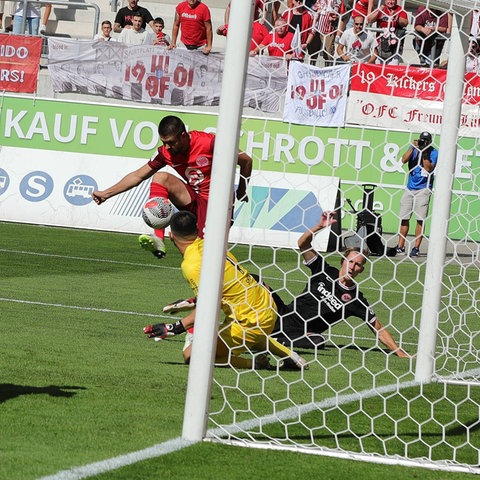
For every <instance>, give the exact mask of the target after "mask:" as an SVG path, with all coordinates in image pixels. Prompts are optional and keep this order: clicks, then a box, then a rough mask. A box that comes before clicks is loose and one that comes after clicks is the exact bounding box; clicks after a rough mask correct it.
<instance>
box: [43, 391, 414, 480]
mask: <svg viewBox="0 0 480 480" xmlns="http://www.w3.org/2000/svg"><path fill="white" fill-rule="evenodd" d="M416 385H419V383H418V382H414V381H410V382H404V383H395V384H392V385H386V386H384V387H379V388H375V389H371V390H364V391H363V392H358V393H354V394H350V395H339V396H335V397H331V398H327V399H325V400H322V401H321V402H317V403H310V404H307V405H301V406H300V407H290V408H287V409H285V410H283V411H281V412H278V413H277V414H276V415H266V416H264V417H260V418H256V419H253V420H245V421H243V422H240V423H234V424H232V425H228V426H224V427H218V428H215V429H211V430H209V431H208V432H207V438H208V437H222V436H225V435H227V436H228V435H231V434H232V433H237V432H242V431H244V430H245V429H247V428H248V429H252V428H256V427H257V426H261V425H267V424H270V423H274V422H276V421H278V420H289V419H292V418H298V416H299V414H305V413H308V412H310V411H313V410H318V409H320V408H325V407H332V406H335V405H344V404H347V403H350V402H355V401H358V400H360V399H365V398H370V397H373V396H375V395H378V394H381V393H390V392H394V391H397V390H400V389H401V388H406V387H412V386H416ZM194 443H197V442H192V441H187V440H184V439H182V438H181V437H177V438H175V439H173V440H168V441H166V442H163V443H159V444H157V445H154V446H153V447H149V448H146V449H144V450H138V451H136V452H132V453H127V454H125V455H120V456H118V457H113V458H109V459H107V460H102V461H100V462H95V463H90V464H88V465H84V466H82V467H73V468H71V469H69V470H61V471H59V472H57V473H55V474H53V475H49V476H46V477H41V478H39V479H38V480H81V479H84V478H89V477H92V476H94V475H98V474H100V473H105V472H109V471H111V470H116V469H118V468H121V467H126V466H129V465H132V464H134V463H137V462H141V461H143V460H148V459H150V458H156V457H160V456H162V455H166V454H168V453H172V452H175V451H178V450H181V449H183V448H186V447H189V446H191V445H193V444H194Z"/></svg>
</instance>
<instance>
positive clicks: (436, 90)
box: [351, 63, 480, 105]
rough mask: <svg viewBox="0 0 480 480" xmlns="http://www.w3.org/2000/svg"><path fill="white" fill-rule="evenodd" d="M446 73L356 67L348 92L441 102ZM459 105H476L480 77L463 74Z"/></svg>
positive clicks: (389, 66)
mask: <svg viewBox="0 0 480 480" xmlns="http://www.w3.org/2000/svg"><path fill="white" fill-rule="evenodd" d="M446 80H447V71H446V70H444V69H441V68H434V69H432V70H430V68H419V67H413V66H408V65H406V66H403V65H402V66H391V65H370V64H364V63H363V64H357V65H356V66H355V68H353V69H352V80H351V90H356V91H359V92H366V93H377V94H380V95H389V96H392V97H403V98H415V99H417V100H431V101H437V102H442V101H443V97H444V89H445V82H446ZM465 83H466V85H465V94H464V97H463V103H469V104H471V105H476V104H478V103H480V77H479V76H478V75H477V74H476V73H467V74H466V75H465Z"/></svg>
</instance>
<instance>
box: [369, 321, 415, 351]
mask: <svg viewBox="0 0 480 480" xmlns="http://www.w3.org/2000/svg"><path fill="white" fill-rule="evenodd" d="M368 325H369V327H370V328H371V330H372V332H374V333H375V334H376V336H377V338H378V341H379V342H380V343H382V344H383V345H385V347H387V348H388V349H389V350H390V351H391V352H393V353H394V354H395V355H397V356H398V357H407V358H411V355H409V354H408V353H407V352H406V351H405V350H403V349H402V348H400V347H399V346H398V344H397V342H396V341H395V340H394V339H393V337H392V335H391V333H390V332H389V331H388V330H387V329H386V328H385V327H384V326H383V325H382V324H381V323H380V322H379V321H378V320H377V319H375V323H374V324H373V325H370V324H368Z"/></svg>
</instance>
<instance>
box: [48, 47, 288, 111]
mask: <svg viewBox="0 0 480 480" xmlns="http://www.w3.org/2000/svg"><path fill="white" fill-rule="evenodd" d="M48 44H49V65H48V69H49V72H50V76H51V79H52V85H53V89H54V91H55V92H75V93H82V94H93V95H101V96H105V97H112V98H117V99H123V100H132V101H136V102H145V103H151V104H161V105H174V106H178V105H185V106H190V105H205V106H216V105H218V104H219V101H220V91H221V82H222V74H223V61H224V56H223V55H222V54H210V55H208V56H206V55H204V54H203V53H201V52H196V51H190V50H185V49H175V50H167V49H166V48H165V47H160V46H157V45H140V46H129V45H126V44H123V43H119V42H96V41H78V40H69V39H57V38H49V42H48ZM286 85H287V71H286V66H285V64H284V62H283V59H279V58H275V57H255V58H250V59H249V64H248V73H247V81H246V90H245V100H244V105H245V106H247V107H251V108H255V109H258V110H262V111H264V112H270V113H274V112H278V111H279V109H280V99H281V98H283V97H284V95H285V89H286Z"/></svg>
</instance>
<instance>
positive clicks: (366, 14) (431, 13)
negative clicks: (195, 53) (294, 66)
mask: <svg viewBox="0 0 480 480" xmlns="http://www.w3.org/2000/svg"><path fill="white" fill-rule="evenodd" d="M400 1H401V0H282V1H279V0H255V3H254V19H253V27H252V42H251V46H250V52H251V55H256V54H259V53H263V54H266V55H270V56H280V57H284V58H285V59H287V60H290V59H291V58H296V59H300V60H302V61H305V62H309V63H310V64H312V65H317V64H318V65H326V66H328V65H332V64H334V63H336V62H368V63H385V64H392V65H398V64H400V63H406V62H404V59H403V50H404V44H405V41H406V38H407V31H408V33H409V35H410V37H411V42H412V47H413V49H412V51H415V52H416V54H417V55H418V61H413V62H411V61H410V62H409V63H414V64H417V65H419V66H424V67H430V66H434V67H438V66H442V65H445V64H446V57H447V54H446V53H447V48H446V44H447V42H448V38H449V34H450V32H451V28H452V15H451V14H450V13H449V12H446V11H440V10H438V9H429V8H427V7H425V6H419V7H418V8H417V9H416V11H413V10H412V11H410V12H407V11H406V10H405V9H404V7H402V6H401V5H400V4H399V3H398V2H400ZM138 2H139V0H128V3H127V5H126V6H124V7H122V8H120V9H119V10H118V11H117V13H116V16H115V20H114V22H113V27H112V22H110V20H105V21H103V22H102V26H101V32H99V33H98V34H97V35H96V37H95V39H96V40H99V41H112V40H116V41H120V42H123V43H127V44H132V45H141V44H148V45H159V46H162V47H165V48H168V49H174V48H177V47H182V48H186V49H189V50H199V51H201V52H203V53H204V54H205V55H208V54H209V53H210V52H211V51H212V48H213V45H214V34H213V32H214V31H216V33H217V34H218V35H227V32H228V23H229V19H230V3H228V4H227V6H226V9H225V13H224V25H219V26H218V27H217V28H216V30H213V28H212V19H211V13H210V9H209V7H208V0H181V1H179V3H178V4H177V6H176V8H175V16H174V19H173V22H172V25H165V22H164V21H163V19H162V18H160V17H156V18H154V17H153V15H152V14H151V13H150V11H149V10H148V9H147V8H144V7H142V6H140V5H139V4H138ZM23 5H24V4H23V2H5V1H0V28H1V24H2V22H3V23H4V25H3V26H4V27H6V28H5V30H6V31H12V32H13V33H15V34H30V35H38V34H48V22H49V18H50V14H51V10H52V5H51V4H50V3H46V4H44V5H43V7H42V5H40V4H33V3H32V4H28V8H27V11H26V12H24V11H23ZM41 8H44V12H43V16H42V15H41ZM9 9H10V10H9ZM7 17H8V18H9V19H11V21H10V25H5V23H6V21H5V20H6V18H7ZM24 17H25V18H24ZM470 17H471V20H470V21H471V36H472V45H471V47H470V50H469V53H468V62H467V63H468V68H469V69H472V68H476V67H472V65H477V64H478V63H479V62H478V61H477V57H478V52H479V49H478V46H477V45H478V41H477V36H478V35H480V31H479V24H480V15H479V11H478V10H474V11H473V12H472V14H471V16H470ZM23 25H25V31H22V28H23ZM164 29H167V31H169V30H170V31H171V38H170V36H169V35H168V34H166V33H165V32H164ZM374 43H375V45H374Z"/></svg>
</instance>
